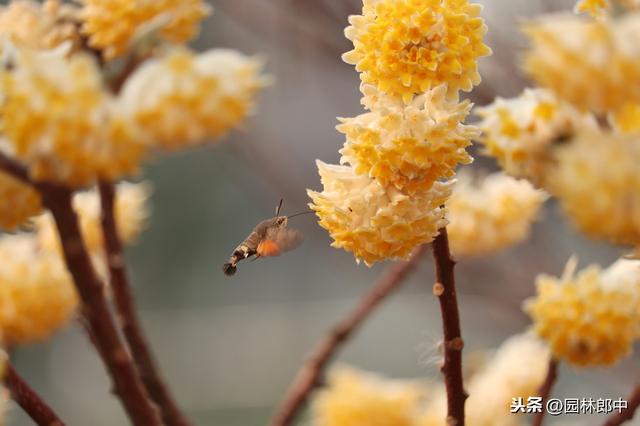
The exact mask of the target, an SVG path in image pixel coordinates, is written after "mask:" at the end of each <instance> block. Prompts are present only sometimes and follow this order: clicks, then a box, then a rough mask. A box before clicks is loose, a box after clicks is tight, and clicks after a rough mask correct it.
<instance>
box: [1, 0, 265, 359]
mask: <svg viewBox="0 0 640 426" xmlns="http://www.w3.org/2000/svg"><path fill="white" fill-rule="evenodd" d="M211 11H212V10H211V7H210V6H208V5H207V4H206V3H205V2H204V1H202V0H189V1H177V0H158V1H129V0H83V1H80V2H77V3H66V2H62V1H60V0H45V1H44V2H37V1H32V0H12V1H10V2H9V3H8V4H6V5H4V6H2V7H0V94H1V96H0V154H1V155H2V156H4V157H5V158H8V159H10V160H11V161H14V162H15V163H16V164H19V165H20V166H21V167H24V169H25V170H26V173H27V178H28V179H29V180H30V181H31V182H33V184H34V185H29V184H27V183H25V182H22V181H21V180H19V179H18V178H16V177H14V176H11V175H10V174H9V173H5V172H2V171H0V198H2V203H1V205H0V227H1V228H0V258H1V259H2V265H0V342H1V343H2V345H3V346H10V345H14V344H20V343H26V342H31V341H35V340H40V339H43V338H45V337H47V336H49V335H51V334H52V333H53V332H54V331H55V330H57V329H58V328H59V327H61V326H63V325H65V324H67V323H68V322H69V320H70V319H71V318H73V317H74V315H75V313H76V311H77V309H78V304H79V301H78V296H77V294H76V290H75V287H74V283H73V281H72V279H71V276H70V274H69V273H68V271H67V268H66V266H65V263H64V259H63V254H62V244H64V243H61V242H60V240H59V237H58V231H57V229H56V225H55V222H54V219H53V217H52V215H51V214H50V213H48V212H44V211H43V200H42V199H41V195H40V191H38V188H39V186H38V185H57V186H60V187H65V188H67V189H70V190H72V191H76V190H80V191H79V192H77V193H76V194H75V197H74V199H73V208H74V210H75V213H76V214H77V215H78V218H79V225H80V228H81V233H82V236H83V239H84V241H83V243H84V246H85V248H86V249H87V251H88V253H89V255H90V257H91V260H92V261H93V264H94V267H95V269H96V271H97V272H98V274H101V275H102V276H103V277H104V276H105V275H106V269H107V268H106V258H105V256H106V255H105V249H104V244H103V237H102V235H103V230H102V228H101V223H100V220H101V204H100V198H99V195H98V193H97V191H96V189H95V185H96V184H97V183H98V182H102V181H105V182H109V183H114V182H117V181H119V180H122V179H128V178H133V177H135V176H136V173H137V172H138V171H139V170H140V169H141V167H142V166H143V165H144V163H145V162H146V161H149V160H150V159H152V158H153V157H154V156H155V155H156V154H157V153H162V152H173V151H177V150H180V149H186V148H190V147H194V146H198V145H202V144H205V143H210V142H214V141H216V140H218V139H219V138H220V137H221V136H223V135H224V134H225V133H227V132H228V131H229V130H231V129H234V128H237V127H239V126H240V125H241V123H242V121H243V120H244V119H245V118H246V117H247V116H248V115H249V114H251V113H252V111H253V108H254V104H255V98H256V95H257V92H258V91H259V90H260V89H261V88H263V87H264V86H265V85H266V84H267V83H268V78H267V77H265V76H264V75H263V74H262V61H261V60H259V59H256V58H252V57H248V56H245V55H243V54H242V53H240V52H237V51H234V50H230V49H212V50H209V51H206V52H203V53H198V52H195V51H192V50H191V49H189V48H188V47H187V46H186V45H185V43H186V42H188V41H190V40H192V39H193V38H194V37H195V36H197V35H198V32H199V27H200V23H201V21H202V20H203V19H204V18H205V17H206V16H208V15H209V14H210V13H211ZM92 187H93V189H92ZM149 193H150V190H149V186H148V185H147V184H144V183H141V184H129V183H122V184H120V185H117V186H116V197H115V216H116V224H117V227H118V229H117V231H118V234H119V237H120V239H121V240H122V241H123V242H124V243H127V242H130V241H133V240H134V239H135V237H136V236H137V235H138V233H139V232H140V230H141V229H142V228H143V227H144V225H145V223H146V220H147V217H148V209H147V206H146V201H147V198H148V196H149Z"/></svg>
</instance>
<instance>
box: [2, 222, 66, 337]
mask: <svg viewBox="0 0 640 426" xmlns="http://www.w3.org/2000/svg"><path fill="white" fill-rule="evenodd" d="M0 258H1V259H2V268H0V340H1V341H2V343H3V345H15V344H21V343H29V342H34V341H38V340H42V339H45V338H47V337H49V336H50V335H52V334H53V333H54V332H56V331H57V330H58V329H60V328H61V327H63V326H65V325H67V324H68V323H69V321H70V320H71V318H72V316H73V314H74V312H75V311H76V309H77V307H78V297H77V295H76V292H75V287H74V286H73V282H72V279H71V276H70V275H69V274H68V272H67V269H66V267H65V265H64V261H63V260H62V258H61V257H60V256H58V255H57V254H52V253H48V252H46V251H44V252H43V251H41V250H40V248H39V247H38V244H37V239H36V238H35V235H33V234H17V235H4V236H2V237H0Z"/></svg>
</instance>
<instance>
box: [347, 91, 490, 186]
mask: <svg viewBox="0 0 640 426" xmlns="http://www.w3.org/2000/svg"><path fill="white" fill-rule="evenodd" d="M446 93H447V88H446V86H445V85H441V86H438V87H437V88H435V89H433V90H430V91H429V92H427V93H426V94H424V95H421V96H418V97H416V98H415V99H414V100H413V101H412V102H411V103H410V104H409V105H407V106H406V107H405V106H404V104H403V103H402V101H400V102H399V103H398V102H397V101H394V100H393V99H392V98H388V97H384V100H381V101H378V105H377V107H376V108H375V110H373V111H372V112H368V113H364V114H361V115H359V116H357V117H355V118H343V119H340V121H341V122H342V124H340V125H339V126H338V127H337V129H338V131H340V132H341V133H344V134H345V135H346V142H345V145H344V148H343V149H342V150H341V151H340V153H341V154H342V159H341V162H342V163H349V164H351V165H353V166H354V168H355V170H356V173H358V174H366V175H368V176H370V177H372V178H375V179H376V180H377V181H378V182H380V184H382V185H383V186H393V187H395V188H397V189H399V190H401V191H404V192H406V193H408V194H414V193H416V192H417V191H426V190H428V189H429V188H431V186H432V185H433V183H434V182H435V181H436V180H438V179H440V178H448V177H452V176H453V175H454V173H455V168H456V166H457V165H458V164H461V163H462V164H467V163H470V162H471V161H472V159H471V156H469V154H468V153H467V152H466V150H465V148H467V147H468V146H469V145H471V138H474V137H477V136H478V134H479V133H478V131H477V129H476V128H475V127H473V126H465V125H463V124H462V122H463V121H464V119H465V118H466V116H467V115H468V113H469V110H470V109H471V104H470V103H469V102H468V101H467V102H462V103H456V102H450V101H447V99H446Z"/></svg>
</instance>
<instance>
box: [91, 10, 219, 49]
mask: <svg viewBox="0 0 640 426" xmlns="http://www.w3.org/2000/svg"><path fill="white" fill-rule="evenodd" d="M81 1H82V3H83V5H84V7H83V9H82V17H83V20H84V25H83V28H82V29H83V31H84V33H85V34H86V35H87V36H88V37H89V44H90V45H91V46H92V47H94V48H96V49H99V50H101V51H102V52H103V55H104V57H105V58H107V59H113V58H115V57H118V56H120V55H122V54H123V53H124V52H125V51H126V50H127V48H129V47H130V46H129V45H130V44H131V42H132V41H133V39H134V37H135V36H136V35H138V34H139V33H140V31H141V29H143V28H144V26H145V25H150V23H153V22H158V23H159V25H160V30H159V35H160V36H162V37H163V38H164V39H165V40H167V41H169V42H171V43H177V44H180V43H185V42H187V41H189V40H191V39H192V38H194V37H195V36H196V35H197V34H198V32H199V24H200V22H201V21H202V20H203V19H204V18H205V17H206V16H207V15H209V14H210V13H211V8H210V7H209V6H208V5H207V4H206V3H205V2H204V1H203V0H81Z"/></svg>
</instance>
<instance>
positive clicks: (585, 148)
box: [547, 131, 640, 246]
mask: <svg viewBox="0 0 640 426" xmlns="http://www.w3.org/2000/svg"><path fill="white" fill-rule="evenodd" d="M554 159H555V163H556V166H555V167H554V168H553V169H552V170H551V171H550V173H549V177H548V179H547V180H548V185H547V188H548V189H549V191H550V192H551V193H552V194H553V195H555V196H556V197H557V198H558V199H559V200H560V205H561V206H562V209H563V210H564V212H565V213H566V214H567V216H568V217H569V219H571V221H572V222H574V224H576V225H577V227H578V228H579V229H580V230H581V231H582V232H584V233H586V234H587V235H590V236H592V237H594V238H601V239H604V240H606V241H609V242H613V243H618V244H628V245H634V246H635V245H638V244H640V171H639V170H638V164H640V140H638V138H637V136H636V135H634V134H618V133H615V132H605V131H592V132H590V131H587V132H584V133H580V134H579V135H577V136H576V137H575V138H574V140H572V141H571V143H568V144H566V145H563V146H560V147H558V148H557V149H556V151H555V154H554Z"/></svg>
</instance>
